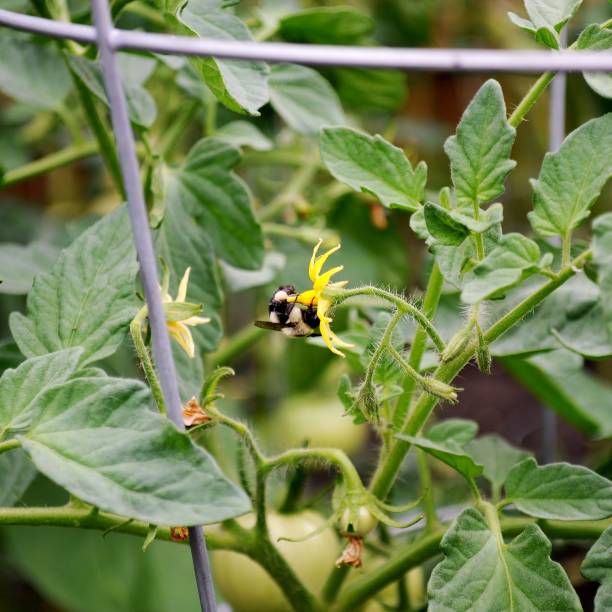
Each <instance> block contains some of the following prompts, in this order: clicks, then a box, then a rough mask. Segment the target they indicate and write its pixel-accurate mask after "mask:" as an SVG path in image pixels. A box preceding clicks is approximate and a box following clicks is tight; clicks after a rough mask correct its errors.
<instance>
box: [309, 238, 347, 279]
mask: <svg viewBox="0 0 612 612" xmlns="http://www.w3.org/2000/svg"><path fill="white" fill-rule="evenodd" d="M339 249H340V245H339V244H337V245H336V246H335V247H333V248H331V249H329V251H327V252H325V253H323V255H321V256H320V257H317V259H316V261H315V262H314V265H313V271H314V276H315V278H316V277H318V276H319V274H320V272H321V268H322V267H323V266H324V265H325V262H326V261H327V260H328V259H329V256H330V255H332V254H333V253H335V252H336V251H338V250H339ZM313 254H314V253H313ZM310 280H314V279H313V278H311V279H310Z"/></svg>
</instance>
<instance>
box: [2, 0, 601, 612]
mask: <svg viewBox="0 0 612 612" xmlns="http://www.w3.org/2000/svg"><path fill="white" fill-rule="evenodd" d="M92 14H93V21H94V25H93V26H86V25H78V24H71V23H65V22H59V21H52V20H50V19H43V18H39V17H33V16H30V15H24V14H20V13H14V12H11V11H6V10H1V9H0V26H5V27H9V28H13V29H17V30H23V31H27V32H32V33H36V34H40V35H43V36H48V37H51V38H61V39H70V40H74V41H77V42H82V43H88V44H95V45H97V47H98V49H99V52H100V62H101V66H102V72H103V76H104V83H105V87H106V91H107V95H108V99H109V105H110V113H111V120H112V126H113V131H114V135H115V139H116V142H117V149H118V152H119V160H120V163H121V171H122V177H123V183H124V186H125V192H126V194H127V201H128V208H129V212H130V220H131V227H132V233H133V237H134V243H135V246H136V252H137V255H138V261H139V265H140V276H141V279H142V284H143V288H144V293H145V300H146V304H147V306H148V312H149V321H150V328H151V336H152V341H153V350H154V359H155V363H156V366H157V370H158V372H159V378H160V382H161V386H162V390H163V393H164V399H165V402H166V405H167V407H168V416H169V417H170V418H171V419H172V421H173V422H174V423H175V424H176V425H177V426H178V427H179V428H181V429H183V428H184V426H183V421H182V418H181V405H180V399H179V391H178V382H177V377H176V371H175V366H174V362H173V359H172V353H171V347H170V339H169V336H168V331H167V328H166V324H165V315H164V311H163V306H162V301H161V295H160V292H159V284H158V271H157V264H156V257H155V253H154V250H153V241H152V236H151V233H150V231H149V223H148V218H147V210H146V206H145V201H144V194H143V190H142V185H141V182H140V177H139V169H138V161H137V157H136V148H135V141H134V134H133V132H132V126H131V123H130V119H129V116H128V108H127V101H126V96H125V92H124V90H123V85H122V82H121V78H120V74H119V67H118V63H117V57H116V53H117V51H119V50H120V49H131V50H140V51H152V52H158V53H166V54H176V55H193V56H205V57H208V56H212V57H216V58H227V59H237V60H261V61H268V62H293V63H297V64H309V65H320V66H323V65H328V66H348V67H367V68H387V69H389V68H395V69H402V70H422V71H450V72H513V73H540V72H544V71H553V72H561V73H562V74H565V73H567V72H581V71H612V53H610V52H592V51H590V52H586V51H581V52H579V53H577V52H574V51H570V50H563V51H556V52H550V51H517V50H494V49H408V48H393V49H391V48H384V47H348V46H328V45H303V44H289V43H273V42H265V43H264V42H244V41H228V40H212V39H204V38H192V37H188V36H174V35H166V34H153V33H147V32H136V31H126V30H120V29H116V28H114V27H113V24H112V20H111V13H110V9H109V4H108V0H92ZM555 85H556V86H555V87H554V88H553V93H552V97H551V108H552V109H553V112H552V113H551V125H550V127H551V130H550V134H551V138H550V145H551V148H556V147H557V146H558V144H559V143H560V141H561V140H562V138H563V131H564V121H563V115H564V107H563V102H564V97H565V85H564V81H563V79H558V80H557V82H556V84H555ZM549 428H550V424H549ZM189 536H190V537H189V540H190V547H191V554H192V558H193V564H194V570H195V576H196V583H197V588H198V594H199V597H200V604H201V607H202V610H206V611H213V610H215V609H216V604H215V596H214V588H213V584H212V578H211V573H210V567H209V562H208V556H207V551H206V543H205V539H204V532H203V530H202V529H201V528H198V527H191V528H190V529H189Z"/></svg>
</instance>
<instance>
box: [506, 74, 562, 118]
mask: <svg viewBox="0 0 612 612" xmlns="http://www.w3.org/2000/svg"><path fill="white" fill-rule="evenodd" d="M555 74H556V73H554V72H545V73H544V74H543V75H542V76H540V78H538V80H537V81H536V82H535V83H534V84H533V85H532V86H531V87H530V89H529V91H528V92H527V94H526V95H525V96H524V97H523V99H522V100H521V101H520V103H519V105H518V106H517V107H516V108H515V109H514V112H513V113H512V114H511V115H510V117H509V118H508V123H509V124H510V125H511V126H512V127H514V128H516V127H518V126H519V125H520V124H521V122H522V121H523V119H524V118H525V115H526V114H527V113H528V112H529V111H530V110H531V109H532V108H533V105H534V104H535V103H536V102H537V101H538V99H539V97H540V96H541V95H542V94H543V93H544V91H545V90H546V88H547V87H548V86H549V85H550V84H551V82H552V80H553V79H554V78H555Z"/></svg>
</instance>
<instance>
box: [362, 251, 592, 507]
mask: <svg viewBox="0 0 612 612" xmlns="http://www.w3.org/2000/svg"><path fill="white" fill-rule="evenodd" d="M590 257H591V251H590V249H589V250H587V251H584V252H583V253H582V254H581V255H579V256H578V257H576V258H575V259H574V260H573V261H572V262H571V264H570V265H569V266H567V267H566V268H564V269H563V270H561V271H560V272H559V273H558V274H557V275H556V277H555V278H552V279H550V280H549V281H547V282H546V283H544V284H543V285H542V286H541V287H540V288H539V289H538V290H537V291H535V292H534V293H533V294H532V295H530V296H529V297H527V298H525V299H524V300H522V301H521V302H519V303H518V304H517V305H516V306H515V307H514V308H512V309H511V310H510V311H509V312H507V313H506V314H505V315H504V316H503V317H501V318H500V319H499V320H498V321H496V322H495V323H494V324H493V325H491V327H489V328H488V329H487V330H486V331H485V333H484V339H485V341H486V342H487V343H488V344H490V343H492V342H493V341H494V340H496V339H497V338H499V337H500V336H501V335H502V334H503V333H505V332H506V331H507V330H508V329H509V328H510V327H512V326H513V325H516V324H517V323H518V322H519V321H521V320H522V319H523V317H525V316H526V315H527V314H528V313H530V312H531V311H532V310H533V309H534V308H535V307H536V306H537V305H538V304H539V303H540V302H542V300H544V298H546V297H548V296H549V295H550V294H551V293H552V292H553V291H554V290H555V289H557V288H558V287H560V286H561V285H563V283H565V282H566V281H567V280H568V279H569V278H571V277H572V276H574V274H576V271H577V270H579V269H580V268H582V266H584V264H585V263H586V262H587V261H588V260H589V258H590ZM477 348H478V341H477V340H472V341H471V342H470V343H469V344H468V346H467V347H466V348H465V349H464V350H463V351H462V352H461V353H460V354H459V355H457V356H456V357H455V358H454V359H452V360H450V361H448V362H446V363H442V364H440V365H439V366H438V368H437V369H436V371H435V372H434V374H433V376H432V377H433V378H435V379H437V380H439V381H441V382H445V383H451V382H452V380H453V379H454V378H455V376H456V375H457V374H458V373H459V372H460V371H461V370H462V369H463V367H464V366H465V365H466V364H467V363H468V362H469V360H470V359H471V358H472V357H473V355H474V352H475V351H476V349H477ZM437 403H438V399H437V398H435V397H433V396H431V395H429V394H428V393H425V392H424V393H422V394H421V395H420V397H419V399H418V400H417V402H416V404H415V406H414V409H413V410H412V412H411V413H410V415H409V416H408V418H407V419H406V421H405V423H404V424H403V425H402V427H401V433H404V434H407V435H412V436H414V435H417V434H418V433H419V431H420V430H421V428H422V427H423V425H425V423H426V421H427V419H428V418H429V415H430V414H431V412H432V411H433V409H434V408H435V406H436V405H437ZM410 446H411V445H410V442H406V441H405V440H397V441H396V442H395V443H394V444H393V445H392V446H391V448H390V449H389V452H388V453H387V455H386V457H385V460H384V461H383V462H381V463H380V464H379V465H378V468H377V470H376V472H375V474H374V476H373V478H372V481H371V483H370V491H371V492H372V493H373V494H374V495H375V496H376V497H378V498H379V499H384V498H385V497H386V496H387V495H388V493H389V491H390V490H391V487H392V486H393V483H394V482H395V479H396V477H397V475H398V473H399V469H400V467H401V465H402V462H403V461H404V458H405V457H406V454H407V453H408V451H409V450H410Z"/></svg>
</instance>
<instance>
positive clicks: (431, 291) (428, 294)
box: [393, 263, 444, 428]
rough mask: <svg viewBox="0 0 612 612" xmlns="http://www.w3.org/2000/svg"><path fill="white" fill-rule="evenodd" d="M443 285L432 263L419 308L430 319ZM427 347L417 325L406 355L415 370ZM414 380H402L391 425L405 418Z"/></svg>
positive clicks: (418, 367)
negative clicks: (402, 384)
mask: <svg viewBox="0 0 612 612" xmlns="http://www.w3.org/2000/svg"><path fill="white" fill-rule="evenodd" d="M443 285H444V277H443V276H442V272H440V268H439V267H438V264H436V263H434V264H433V266H432V268H431V272H430V274H429V280H428V281H427V288H426V289H425V296H424V297H423V305H422V307H421V309H422V310H423V314H424V315H425V316H426V317H427V318H428V319H429V320H430V321H431V320H433V317H434V315H435V314H436V310H437V309H438V303H439V302H440V295H442V287H443ZM426 348H427V332H426V331H425V329H424V328H423V327H421V326H419V327H418V328H417V330H416V333H415V334H414V340H413V341H412V347H411V349H410V355H409V357H408V363H409V364H410V366H411V367H413V368H414V369H415V370H417V371H418V370H420V367H421V360H422V359H423V355H424V354H425V349H426ZM415 385H416V381H415V380H414V378H410V377H409V376H408V377H406V379H405V380H404V392H403V393H402V395H400V397H399V399H398V401H397V405H396V407H395V414H394V415H393V425H394V426H395V427H396V428H398V427H400V426H401V425H402V423H403V422H404V421H405V420H406V413H407V411H408V408H409V406H410V400H411V399H412V394H413V392H414V387H415Z"/></svg>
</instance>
